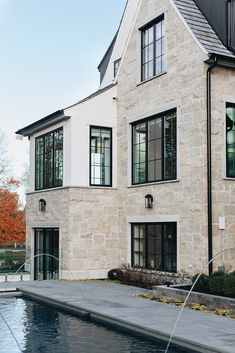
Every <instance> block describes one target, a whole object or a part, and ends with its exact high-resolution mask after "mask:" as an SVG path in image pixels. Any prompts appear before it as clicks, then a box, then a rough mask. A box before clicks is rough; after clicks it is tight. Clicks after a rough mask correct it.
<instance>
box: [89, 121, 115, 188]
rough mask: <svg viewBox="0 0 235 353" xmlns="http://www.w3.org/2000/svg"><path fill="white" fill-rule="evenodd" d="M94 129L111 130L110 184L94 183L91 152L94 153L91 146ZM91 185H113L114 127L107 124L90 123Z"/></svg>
mask: <svg viewBox="0 0 235 353" xmlns="http://www.w3.org/2000/svg"><path fill="white" fill-rule="evenodd" d="M92 129H100V130H107V131H109V132H110V183H109V184H94V183H92V164H91V162H92V160H91V153H92V146H91V137H92ZM89 149H90V153H89V185H90V186H96V187H104V188H105V187H112V183H113V129H112V128H111V127H107V126H98V125H90V134H89Z"/></svg>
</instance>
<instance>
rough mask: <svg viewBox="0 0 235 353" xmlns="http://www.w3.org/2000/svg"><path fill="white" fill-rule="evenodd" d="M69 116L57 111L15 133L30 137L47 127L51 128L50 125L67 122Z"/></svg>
mask: <svg viewBox="0 0 235 353" xmlns="http://www.w3.org/2000/svg"><path fill="white" fill-rule="evenodd" d="M69 118H70V116H66V115H65V114H64V110H57V111H56V112H54V113H52V114H50V115H47V116H46V117H44V118H42V119H40V120H38V121H36V122H34V123H32V124H30V125H28V126H25V127H24V128H22V129H19V130H17V131H16V132H15V134H16V135H22V136H31V135H33V134H35V133H36V132H39V131H41V130H44V129H46V128H48V127H51V126H52V125H55V124H58V123H61V122H63V121H65V120H68V119H69Z"/></svg>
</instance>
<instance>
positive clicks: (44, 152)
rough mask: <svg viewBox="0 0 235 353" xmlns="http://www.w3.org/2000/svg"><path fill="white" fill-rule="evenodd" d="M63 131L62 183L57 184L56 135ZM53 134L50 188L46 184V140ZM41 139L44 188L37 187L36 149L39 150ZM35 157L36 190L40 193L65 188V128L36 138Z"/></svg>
mask: <svg viewBox="0 0 235 353" xmlns="http://www.w3.org/2000/svg"><path fill="white" fill-rule="evenodd" d="M61 131H62V136H63V141H62V144H63V150H62V151H63V158H62V161H63V162H62V181H61V183H56V181H55V169H56V168H55V153H54V152H55V149H54V146H55V134H56V133H57V132H61ZM52 134H53V157H52V185H50V186H48V185H47V183H46V180H45V179H46V178H45V176H46V168H45V156H46V150H45V139H46V137H48V136H50V135H52ZM39 139H43V154H42V155H43V171H42V173H43V176H42V178H43V186H42V187H37V181H38V180H37V175H38V174H37V154H36V149H37V141H38V140H39ZM34 157H35V178H34V183H35V190H36V191H38V190H46V189H52V188H57V187H61V186H63V178H64V170H63V168H64V129H63V126H62V127H59V128H57V129H55V130H52V131H49V132H47V133H45V134H43V135H40V136H37V137H36V138H35V153H34Z"/></svg>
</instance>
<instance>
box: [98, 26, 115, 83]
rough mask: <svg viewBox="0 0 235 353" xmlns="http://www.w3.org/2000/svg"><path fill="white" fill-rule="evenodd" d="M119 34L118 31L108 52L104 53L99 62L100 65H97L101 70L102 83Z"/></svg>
mask: <svg viewBox="0 0 235 353" xmlns="http://www.w3.org/2000/svg"><path fill="white" fill-rule="evenodd" d="M117 34H118V32H117V33H116V34H115V36H114V38H113V40H112V42H111V43H110V46H109V47H108V49H107V51H106V53H105V54H104V56H103V58H102V60H101V62H100V63H99V65H98V67H97V68H98V70H99V72H100V83H101V82H102V80H103V78H104V75H105V72H106V70H107V67H108V64H109V61H110V58H111V55H112V52H113V48H114V45H115V42H116V39H117Z"/></svg>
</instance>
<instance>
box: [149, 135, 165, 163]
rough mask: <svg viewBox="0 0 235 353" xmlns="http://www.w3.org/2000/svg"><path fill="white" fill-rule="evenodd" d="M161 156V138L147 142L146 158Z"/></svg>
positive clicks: (151, 158)
mask: <svg viewBox="0 0 235 353" xmlns="http://www.w3.org/2000/svg"><path fill="white" fill-rule="evenodd" d="M161 156H162V140H160V139H158V140H152V141H149V142H148V160H149V161H152V160H155V159H159V158H161Z"/></svg>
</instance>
